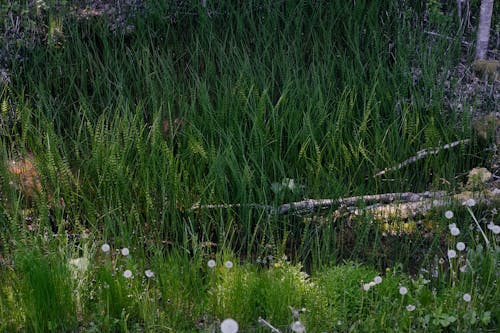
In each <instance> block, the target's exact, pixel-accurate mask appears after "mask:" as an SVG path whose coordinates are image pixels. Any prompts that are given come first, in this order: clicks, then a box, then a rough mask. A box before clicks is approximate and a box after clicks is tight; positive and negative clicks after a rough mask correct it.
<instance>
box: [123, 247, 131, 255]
mask: <svg viewBox="0 0 500 333" xmlns="http://www.w3.org/2000/svg"><path fill="white" fill-rule="evenodd" d="M121 252H122V256H128V255H129V254H130V251H129V249H128V248H126V247H124V248H123V249H121Z"/></svg>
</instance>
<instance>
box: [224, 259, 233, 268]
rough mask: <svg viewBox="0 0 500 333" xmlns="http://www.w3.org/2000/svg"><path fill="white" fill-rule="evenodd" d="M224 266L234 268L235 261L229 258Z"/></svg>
mask: <svg viewBox="0 0 500 333" xmlns="http://www.w3.org/2000/svg"><path fill="white" fill-rule="evenodd" d="M224 266H226V268H227V269H231V268H233V262H232V261H229V260H228V261H226V262H225V263H224Z"/></svg>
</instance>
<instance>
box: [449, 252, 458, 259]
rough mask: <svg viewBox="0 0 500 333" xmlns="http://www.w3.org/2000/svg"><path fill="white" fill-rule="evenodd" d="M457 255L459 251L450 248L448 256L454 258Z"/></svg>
mask: <svg viewBox="0 0 500 333" xmlns="http://www.w3.org/2000/svg"><path fill="white" fill-rule="evenodd" d="M456 256H457V252H456V251H455V250H448V258H450V259H453V258H455V257H456Z"/></svg>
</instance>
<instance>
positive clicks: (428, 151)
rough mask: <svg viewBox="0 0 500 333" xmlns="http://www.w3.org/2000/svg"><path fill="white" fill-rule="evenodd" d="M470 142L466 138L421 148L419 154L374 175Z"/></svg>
mask: <svg viewBox="0 0 500 333" xmlns="http://www.w3.org/2000/svg"><path fill="white" fill-rule="evenodd" d="M469 142H470V140H469V139H465V140H459V141H455V142H452V143H447V144H445V145H444V146H442V147H436V148H427V149H422V150H420V151H418V152H417V155H415V156H412V157H410V158H409V159H407V160H405V161H403V162H401V163H399V164H398V165H396V166H394V167H391V168H386V169H384V170H382V171H380V172H378V173H376V174H375V175H373V177H380V176H383V175H385V174H386V173H387V172H391V171H396V170H399V169H402V168H404V167H406V166H407V165H409V164H411V163H415V162H416V161H418V160H420V159H422V158H424V157H426V156H427V155H436V154H437V153H439V152H440V151H441V150H446V149H450V148H453V147H456V146H458V145H459V144H467V143H469Z"/></svg>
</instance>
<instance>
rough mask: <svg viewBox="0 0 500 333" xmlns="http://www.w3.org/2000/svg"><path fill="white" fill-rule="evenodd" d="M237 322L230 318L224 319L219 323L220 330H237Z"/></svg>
mask: <svg viewBox="0 0 500 333" xmlns="http://www.w3.org/2000/svg"><path fill="white" fill-rule="evenodd" d="M238 328H239V327H238V323H237V322H236V320H234V319H232V318H227V319H224V321H223V322H222V323H221V324H220V330H221V331H222V333H236V332H238Z"/></svg>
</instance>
